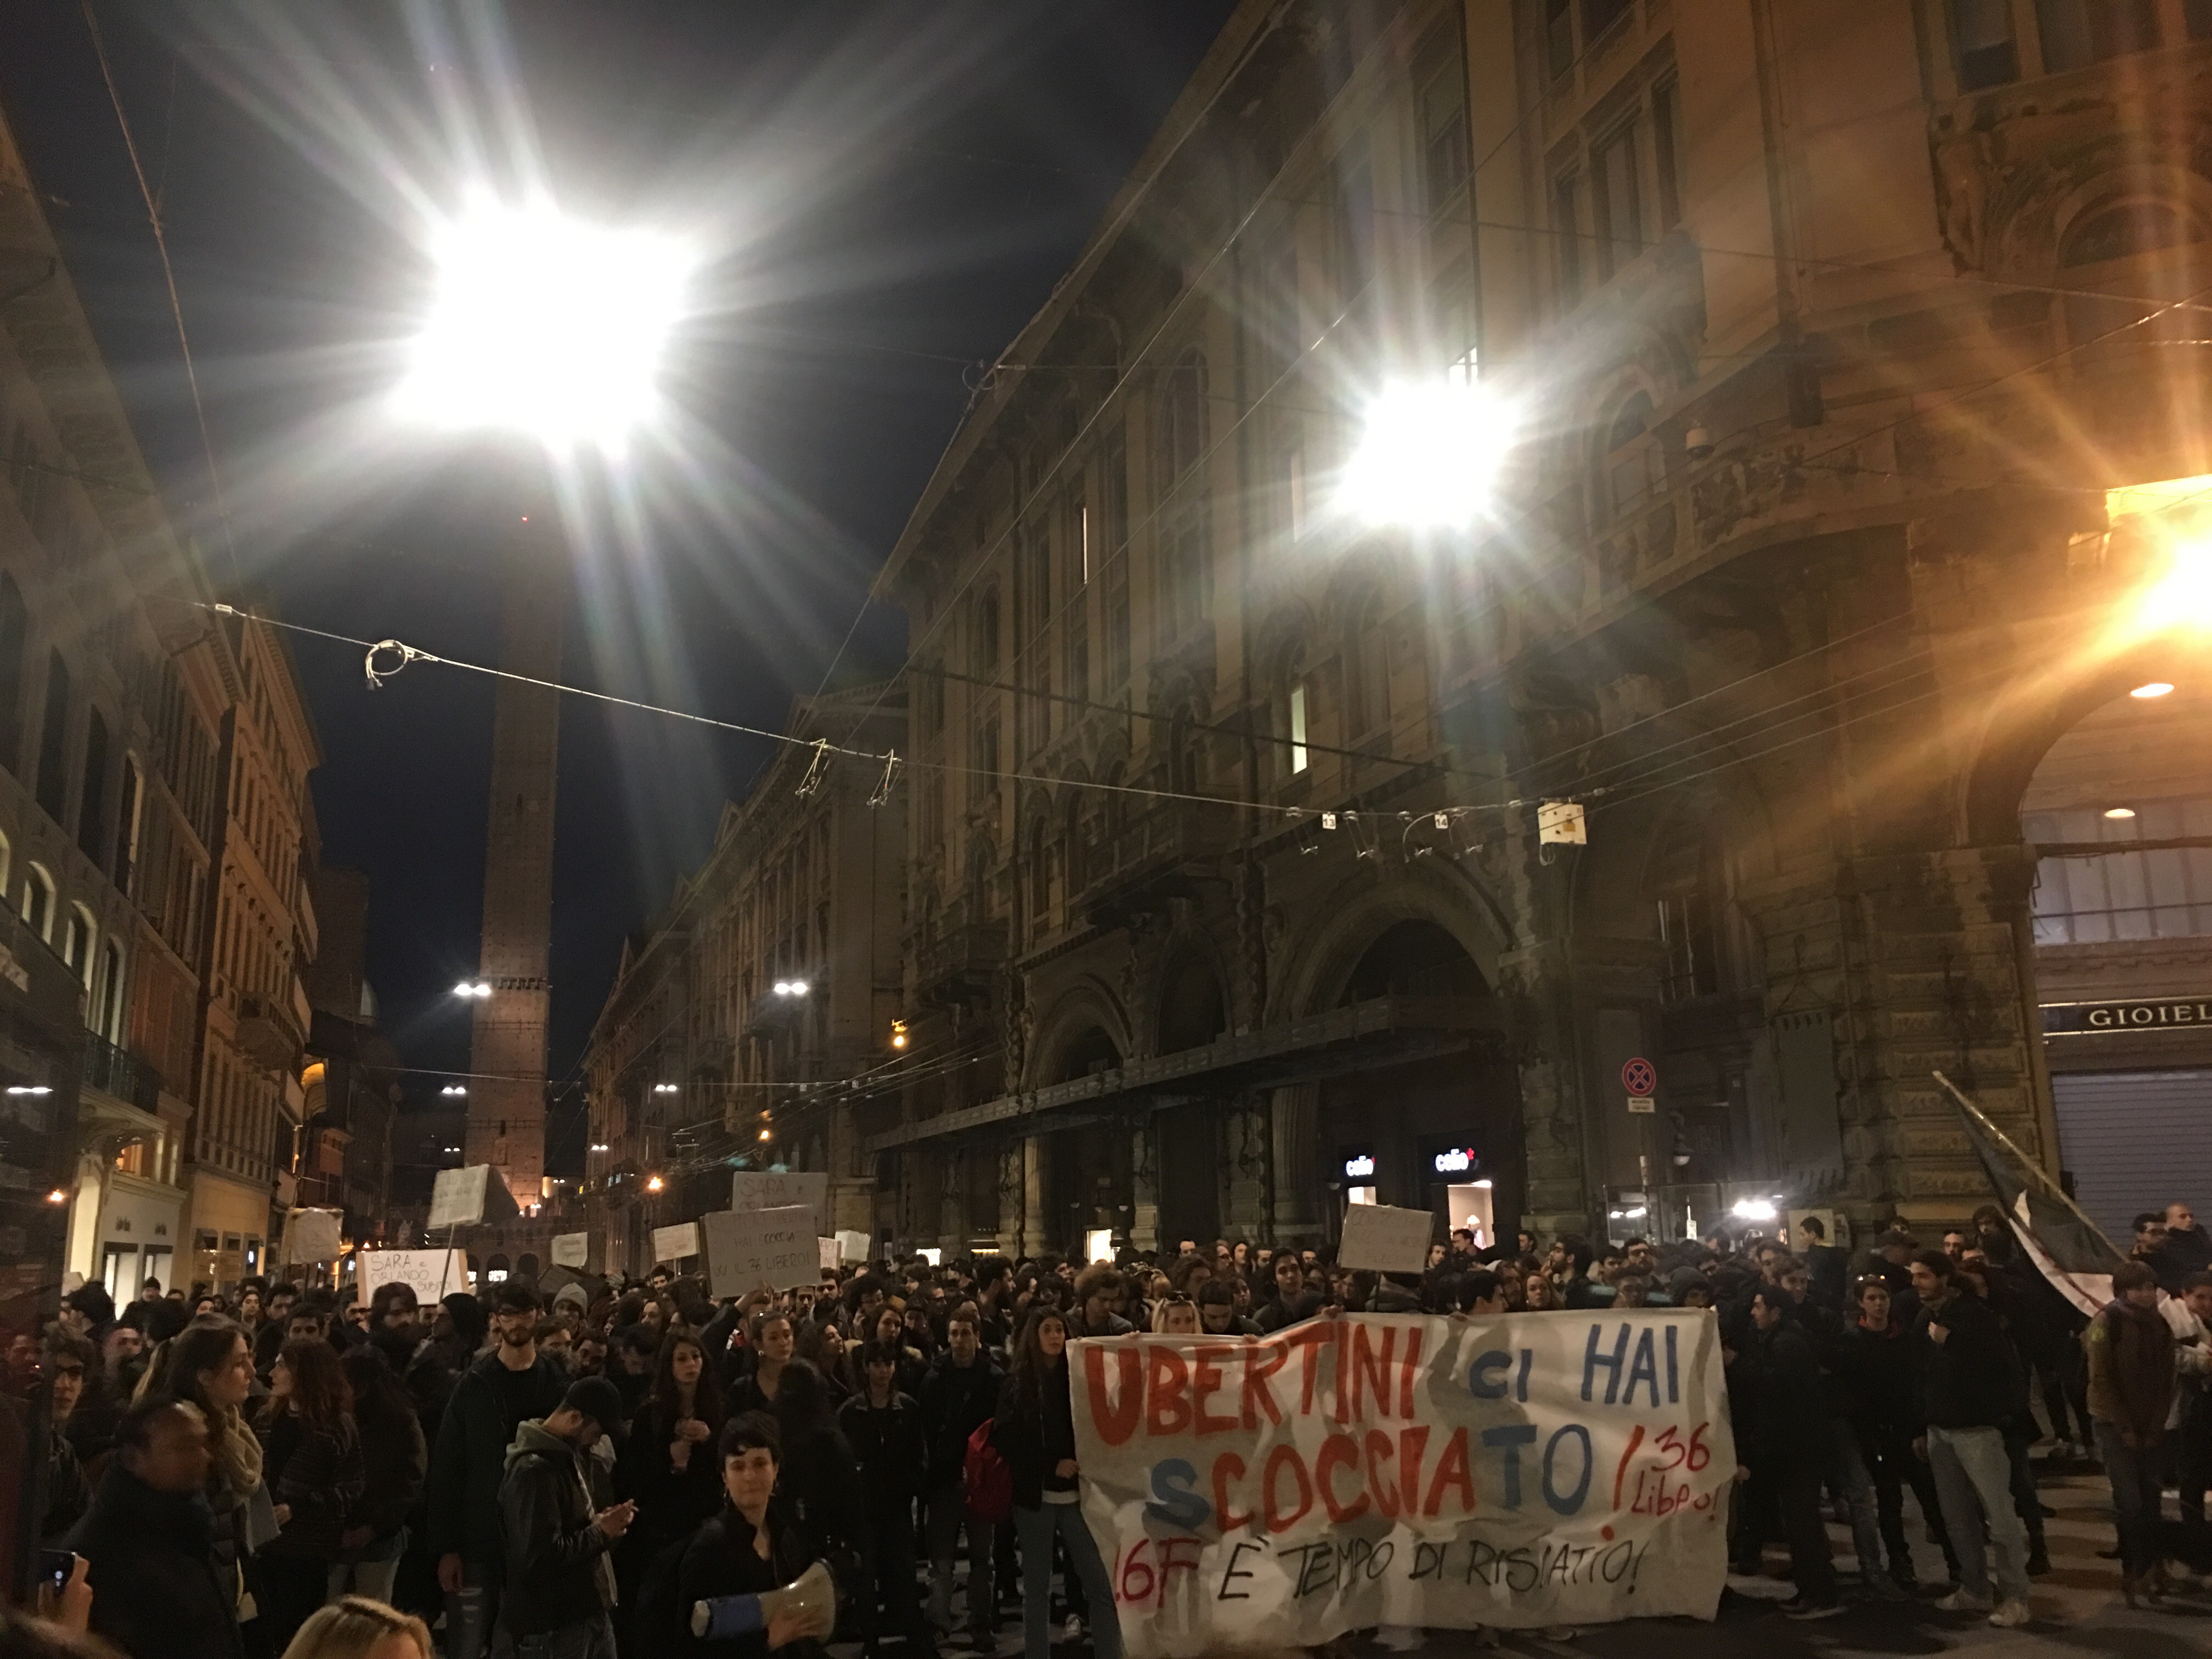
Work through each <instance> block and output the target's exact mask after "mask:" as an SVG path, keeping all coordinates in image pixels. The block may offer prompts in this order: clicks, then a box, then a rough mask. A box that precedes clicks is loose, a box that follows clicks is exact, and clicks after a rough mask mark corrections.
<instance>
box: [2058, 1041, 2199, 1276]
mask: <svg viewBox="0 0 2212 1659" xmlns="http://www.w3.org/2000/svg"><path fill="white" fill-rule="evenodd" d="M2051 1099H2052V1103H2053V1104H2054V1105H2055V1106H2056V1107H2057V1109H2058V1146H2059V1153H2060V1157H2061V1159H2062V1161H2063V1163H2064V1164H2065V1167H2066V1168H2067V1169H2069V1170H2072V1171H2073V1173H2074V1183H2075V1185H2074V1191H2075V1198H2076V1200H2078V1201H2079V1202H2080V1204H2081V1207H2082V1208H2083V1209H2084V1210H2087V1212H2089V1218H2090V1219H2091V1220H2093V1221H2094V1222H2095V1223H2096V1224H2097V1225H2099V1226H2100V1227H2101V1228H2103V1229H2104V1230H2105V1234H2106V1237H2108V1238H2110V1239H2111V1240H2112V1242H2113V1243H2115V1244H2117V1245H2118V1246H2119V1247H2120V1249H2123V1250H2124V1249H2127V1248H2128V1244H2129V1241H2130V1239H2131V1238H2132V1237H2134V1231H2135V1218H2136V1216H2138V1215H2140V1214H2141V1213H2142V1212H2143V1211H2145V1210H2162V1209H2164V1208H2165V1207H2166V1206H2167V1205H2169V1204H2172V1203H2177V1202H2179V1203H2185V1204H2188V1205H2190V1206H2192V1207H2193V1208H2194V1209H2195V1210H2196V1211H2197V1213H2198V1214H2199V1215H2204V1214H2207V1213H2212V1071H2208V1072H2070V1073H2069V1072H2057V1073H2052V1074H2051Z"/></svg>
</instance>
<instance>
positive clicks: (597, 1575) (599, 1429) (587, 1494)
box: [499, 1376, 637, 1659]
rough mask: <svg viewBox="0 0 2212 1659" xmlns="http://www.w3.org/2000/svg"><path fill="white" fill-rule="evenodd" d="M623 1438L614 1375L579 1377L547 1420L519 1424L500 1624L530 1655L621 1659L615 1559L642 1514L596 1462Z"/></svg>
mask: <svg viewBox="0 0 2212 1659" xmlns="http://www.w3.org/2000/svg"><path fill="white" fill-rule="evenodd" d="M602 1436H604V1437H606V1438H608V1439H611V1440H615V1441H619V1440H621V1438H622V1437H623V1406H622V1396H621V1395H619V1394H617V1393H616V1392H615V1385H614V1384H613V1383H610V1382H608V1381H607V1380H606V1378H605V1377H604V1376H586V1377H581V1378H579V1379H578V1380H577V1381H576V1382H574V1383H571V1384H569V1386H568V1389H566V1390H565V1391H564V1392H563V1393H562V1395H561V1397H560V1403H559V1405H557V1406H556V1407H554V1409H553V1410H552V1411H550V1412H549V1413H546V1414H545V1416H544V1417H543V1418H542V1419H528V1420H526V1421H524V1422H522V1423H520V1424H518V1425H516V1426H515V1432H514V1440H513V1444H512V1445H510V1446H509V1447H508V1448H507V1457H506V1462H505V1469H504V1474H503V1475H502V1477H501V1481H500V1487H499V1521H500V1528H501V1534H502V1535H503V1538H504V1541H505V1545H506V1553H505V1568H506V1571H505V1573H504V1575H503V1577H504V1584H503V1588H502V1589H501V1602H500V1622H501V1626H502V1628H503V1629H504V1631H505V1632H506V1635H507V1638H508V1639H510V1640H512V1641H513V1643H514V1644H516V1646H517V1648H518V1649H519V1650H520V1651H522V1652H524V1653H532V1654H534V1653H541V1652H542V1653H545V1654H549V1655H550V1654H559V1655H562V1656H574V1659H614V1651H615V1639H614V1626H613V1621H612V1620H611V1618H610V1616H609V1615H610V1613H611V1610H612V1608H613V1607H614V1604H615V1569H614V1561H613V1558H612V1555H611V1552H612V1550H613V1549H614V1547H615V1543H616V1541H617V1540H618V1539H619V1538H621V1537H622V1535H623V1534H624V1533H626V1532H628V1531H629V1525H630V1522H631V1521H632V1520H633V1519H634V1518H635V1516H636V1514H637V1505H636V1504H634V1503H629V1502H624V1503H620V1504H615V1503H611V1502H610V1501H609V1500H610V1498H611V1491H610V1489H609V1486H608V1481H607V1475H606V1468H605V1465H604V1464H603V1463H601V1462H600V1461H599V1459H598V1458H596V1457H593V1456H592V1455H591V1451H592V1447H593V1446H595V1445H597V1444H598V1443H599V1440H600V1438H601V1437H602Z"/></svg>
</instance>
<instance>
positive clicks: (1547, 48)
mask: <svg viewBox="0 0 2212 1659" xmlns="http://www.w3.org/2000/svg"><path fill="white" fill-rule="evenodd" d="M1544 67H1545V68H1546V69H1547V70H1550V71H1551V73H1552V78H1553V80H1554V81H1557V80H1560V79H1562V78H1564V77H1565V76H1567V75H1569V74H1571V72H1572V71H1573V70H1574V67H1575V16H1574V8H1573V7H1572V6H1571V5H1570V4H1569V3H1568V0H1544Z"/></svg>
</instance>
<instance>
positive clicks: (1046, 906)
mask: <svg viewBox="0 0 2212 1659" xmlns="http://www.w3.org/2000/svg"><path fill="white" fill-rule="evenodd" d="M1046 824H1047V820H1046V818H1045V817H1044V815H1043V814H1042V813H1039V814H1038V815H1037V817H1036V820H1035V821H1034V822H1033V823H1030V848H1029V854H1030V921H1032V922H1033V923H1035V924H1036V926H1038V927H1042V926H1043V925H1044V919H1045V915H1046V914H1047V913H1048V911H1049V910H1050V909H1051V908H1052V842H1051V840H1050V837H1049V836H1048V835H1047V833H1046Z"/></svg>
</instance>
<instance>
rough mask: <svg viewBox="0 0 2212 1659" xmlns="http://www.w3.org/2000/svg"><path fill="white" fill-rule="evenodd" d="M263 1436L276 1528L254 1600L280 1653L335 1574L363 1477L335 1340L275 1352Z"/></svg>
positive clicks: (293, 1344)
mask: <svg viewBox="0 0 2212 1659" xmlns="http://www.w3.org/2000/svg"><path fill="white" fill-rule="evenodd" d="M260 1435H261V1451H262V1468H263V1473H264V1478H265V1479H266V1480H268V1482H269V1495H270V1498H271V1499H272V1500H273V1501H274V1503H275V1505H276V1527H277V1531H276V1537H275V1538H273V1539H271V1540H270V1541H269V1542H268V1543H267V1544H266V1545H265V1546H264V1547H263V1548H262V1551H261V1554H260V1556H259V1558H258V1561H259V1565H260V1568H261V1583H260V1589H259V1593H258V1595H257V1598H256V1599H257V1600H258V1601H259V1603H260V1606H261V1617H262V1619H263V1620H264V1622H265V1624H266V1625H267V1627H268V1638H269V1645H270V1648H271V1649H272V1650H275V1651H276V1652H279V1653H281V1652H283V1650H284V1647H285V1644H288V1643H289V1642H290V1641H291V1639H292V1636H293V1633H294V1632H295V1631H297V1630H298V1629H299V1628H300V1626H301V1625H302V1624H303V1623H305V1622H306V1620H307V1615H308V1614H309V1613H313V1611H314V1610H315V1609H316V1608H317V1607H320V1606H321V1605H322V1604H323V1598H324V1597H325V1595H328V1594H329V1592H330V1579H331V1568H332V1567H333V1566H335V1565H337V1559H338V1554H339V1552H340V1551H341V1550H342V1549H343V1544H342V1543H341V1541H340V1540H341V1538H342V1536H343V1534H344V1532H345V1528H346V1521H347V1517H348V1516H349V1514H350V1513H351V1511H352V1509H353V1505H354V1504H355V1503H356V1501H358V1500H359V1498H360V1497H361V1494H362V1485H363V1480H364V1477H363V1474H362V1461H361V1435H360V1431H358V1429H357V1428H356V1425H355V1423H354V1417H353V1389H351V1388H350V1387H349V1385H348V1384H347V1383H346V1379H345V1373H344V1372H343V1371H342V1370H339V1369H338V1355H337V1349H335V1348H333V1347H332V1346H331V1345H330V1344H329V1343H328V1342H327V1341H325V1340H323V1339H322V1338H320V1337H302V1338H297V1339H295V1340H291V1341H289V1342H287V1343H285V1344H284V1346H283V1347H281V1348H279V1349H278V1350H277V1351H276V1364H275V1365H273V1366H272V1367H270V1374H269V1403H268V1404H267V1405H266V1406H265V1407H264V1408H263V1410H262V1413H261V1422H260Z"/></svg>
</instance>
